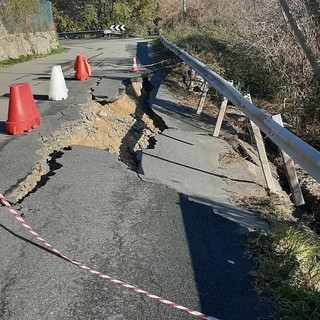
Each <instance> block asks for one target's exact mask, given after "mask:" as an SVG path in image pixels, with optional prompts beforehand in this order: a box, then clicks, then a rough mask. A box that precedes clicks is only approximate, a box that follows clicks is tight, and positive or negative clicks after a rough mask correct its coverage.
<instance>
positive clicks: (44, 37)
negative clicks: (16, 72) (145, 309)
mask: <svg viewBox="0 0 320 320" xmlns="http://www.w3.org/2000/svg"><path fill="white" fill-rule="evenodd" d="M58 46H59V42H58V37H57V33H56V32H55V31H47V32H34V33H19V34H8V35H0V61H1V60H7V59H17V58H19V57H21V56H28V55H36V54H46V53H49V52H51V50H52V49H56V48H57V47H58Z"/></svg>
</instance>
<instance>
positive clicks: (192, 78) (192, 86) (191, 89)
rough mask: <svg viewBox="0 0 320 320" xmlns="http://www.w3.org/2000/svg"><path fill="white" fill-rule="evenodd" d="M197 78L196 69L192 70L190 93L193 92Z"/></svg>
mask: <svg viewBox="0 0 320 320" xmlns="http://www.w3.org/2000/svg"><path fill="white" fill-rule="evenodd" d="M195 77H196V72H195V70H194V69H191V70H190V80H189V88H188V89H189V91H193V88H194V79H195Z"/></svg>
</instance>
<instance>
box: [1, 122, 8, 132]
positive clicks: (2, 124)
mask: <svg viewBox="0 0 320 320" xmlns="http://www.w3.org/2000/svg"><path fill="white" fill-rule="evenodd" d="M6 132H7V131H6V123H5V121H0V133H6Z"/></svg>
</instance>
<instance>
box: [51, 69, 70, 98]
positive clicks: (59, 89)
mask: <svg viewBox="0 0 320 320" xmlns="http://www.w3.org/2000/svg"><path fill="white" fill-rule="evenodd" d="M48 97H49V100H55V101H58V100H64V99H67V98H68V88H67V86H66V82H65V80H64V76H63V73H62V68H61V66H60V65H57V66H53V67H52V70H51V79H50V88H49V94H48Z"/></svg>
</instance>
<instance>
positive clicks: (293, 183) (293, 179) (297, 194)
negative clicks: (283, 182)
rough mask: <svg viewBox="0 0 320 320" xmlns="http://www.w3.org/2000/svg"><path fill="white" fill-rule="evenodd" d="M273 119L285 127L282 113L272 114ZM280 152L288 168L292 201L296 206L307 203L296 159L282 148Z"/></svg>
mask: <svg viewBox="0 0 320 320" xmlns="http://www.w3.org/2000/svg"><path fill="white" fill-rule="evenodd" d="M272 119H273V120H274V121H276V122H278V123H279V124H280V125H281V126H282V127H283V122H282V117H281V114H276V115H274V116H272ZM280 152H281V155H282V159H283V163H284V165H285V169H286V174H287V178H288V182H289V186H290V190H291V195H292V201H293V203H294V205H295V206H302V205H304V204H305V202H304V198H303V194H302V192H301V188H300V184H299V180H298V177H297V173H296V170H295V168H294V161H293V160H292V159H291V157H290V156H289V155H288V154H287V153H285V152H284V151H282V150H281V149H280Z"/></svg>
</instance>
